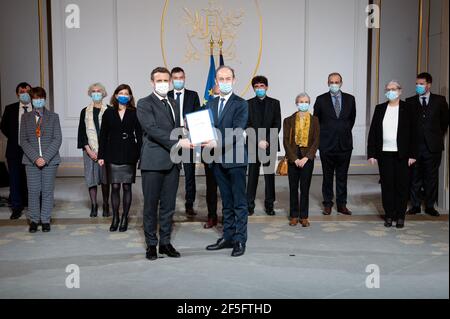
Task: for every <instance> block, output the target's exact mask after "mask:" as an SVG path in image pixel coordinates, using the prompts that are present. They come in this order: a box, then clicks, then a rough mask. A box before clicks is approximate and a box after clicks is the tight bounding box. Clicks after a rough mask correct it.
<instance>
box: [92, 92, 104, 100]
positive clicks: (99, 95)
mask: <svg viewBox="0 0 450 319" xmlns="http://www.w3.org/2000/svg"><path fill="white" fill-rule="evenodd" d="M91 98H92V101H94V102H100V101H101V100H103V93H102V92H92V94H91Z"/></svg>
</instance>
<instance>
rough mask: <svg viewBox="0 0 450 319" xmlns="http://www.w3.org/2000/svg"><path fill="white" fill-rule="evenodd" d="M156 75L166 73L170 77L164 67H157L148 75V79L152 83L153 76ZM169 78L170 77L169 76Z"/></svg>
mask: <svg viewBox="0 0 450 319" xmlns="http://www.w3.org/2000/svg"><path fill="white" fill-rule="evenodd" d="M156 73H167V74H169V75H170V72H169V70H167V68H164V67H161V66H160V67H157V68H155V69H154V70H153V71H152V74H151V75H150V79H151V80H152V81H153V80H154V79H155V74H156ZM170 76H171V75H170Z"/></svg>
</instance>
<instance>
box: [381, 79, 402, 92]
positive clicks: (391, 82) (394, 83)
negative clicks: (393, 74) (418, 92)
mask: <svg viewBox="0 0 450 319" xmlns="http://www.w3.org/2000/svg"><path fill="white" fill-rule="evenodd" d="M391 84H393V85H395V86H396V87H397V90H401V89H402V85H401V84H400V82H399V81H397V80H390V81H389V82H388V83H386V85H385V86H384V89H385V90H387V87H388V86H389V85H391Z"/></svg>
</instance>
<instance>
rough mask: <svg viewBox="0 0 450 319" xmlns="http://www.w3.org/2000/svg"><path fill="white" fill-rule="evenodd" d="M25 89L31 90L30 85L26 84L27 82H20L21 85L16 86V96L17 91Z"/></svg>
mask: <svg viewBox="0 0 450 319" xmlns="http://www.w3.org/2000/svg"><path fill="white" fill-rule="evenodd" d="M27 87H29V88H30V89H31V88H32V87H31V85H30V84H28V83H27V82H21V83H19V84H17V86H16V94H19V89H26V88H27Z"/></svg>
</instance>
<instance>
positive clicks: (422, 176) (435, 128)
mask: <svg viewBox="0 0 450 319" xmlns="http://www.w3.org/2000/svg"><path fill="white" fill-rule="evenodd" d="M432 83H433V78H432V76H431V75H430V74H429V73H421V74H419V75H418V76H417V79H416V93H417V95H415V96H413V97H410V98H408V99H406V102H408V103H409V104H410V105H411V106H412V107H414V108H415V111H416V112H417V113H418V114H419V121H418V127H417V131H418V135H419V139H418V141H419V156H418V158H417V162H416V165H415V166H413V168H412V180H411V191H410V199H411V205H412V208H411V209H410V210H409V211H408V214H410V215H415V214H420V212H421V196H420V192H421V188H422V187H423V189H424V191H425V213H426V214H428V215H431V216H436V217H437V216H439V212H438V211H437V210H436V209H435V208H434V205H435V204H436V203H437V200H438V187H439V166H440V165H441V159H442V151H443V150H444V137H445V134H446V133H447V130H448V103H447V101H446V99H445V97H444V96H441V95H436V94H433V93H431V92H430V90H431V86H432Z"/></svg>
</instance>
